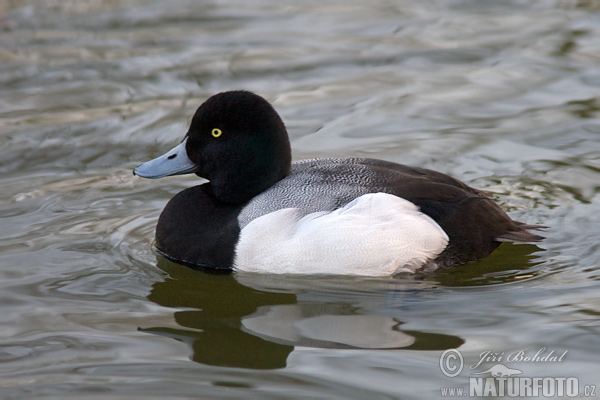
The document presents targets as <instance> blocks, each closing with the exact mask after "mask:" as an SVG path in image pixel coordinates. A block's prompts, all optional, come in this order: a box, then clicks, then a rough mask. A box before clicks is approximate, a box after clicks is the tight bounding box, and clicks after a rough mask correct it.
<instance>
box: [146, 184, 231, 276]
mask: <svg viewBox="0 0 600 400" xmlns="http://www.w3.org/2000/svg"><path fill="white" fill-rule="evenodd" d="M241 208H242V205H229V204H225V203H223V202H220V201H218V200H217V199H215V197H214V196H213V195H212V194H211V191H210V187H209V186H208V184H204V185H200V186H194V187H191V188H189V189H186V190H184V191H182V192H180V193H178V194H177V195H176V196H175V197H173V198H172V199H171V200H170V201H169V203H168V204H167V206H166V207H165V209H164V210H163V212H162V213H161V215H160V218H159V219H158V224H157V226H156V247H157V249H158V250H159V251H160V252H161V253H162V254H163V255H164V256H165V257H167V258H169V259H171V260H173V261H175V262H178V263H181V264H186V265H188V266H192V267H194V268H210V269H221V270H230V269H231V267H232V265H233V258H234V255H235V244H236V243H237V241H238V237H239V234H240V228H239V225H238V215H239V213H240V210H241Z"/></svg>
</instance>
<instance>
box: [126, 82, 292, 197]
mask: <svg viewBox="0 0 600 400" xmlns="http://www.w3.org/2000/svg"><path fill="white" fill-rule="evenodd" d="M182 145H183V146H185V147H183V146H182V147H181V148H179V146H178V147H176V148H175V149H173V150H172V151H170V152H168V153H166V154H165V155H164V156H162V157H159V158H158V159H156V160H152V161H149V162H148V163H146V164H142V165H141V166H140V167H138V168H136V170H135V171H134V173H135V174H137V175H140V176H143V177H148V178H153V177H162V176H166V175H175V174H178V173H190V172H194V173H196V174H197V175H198V176H200V177H202V178H206V179H208V180H209V181H210V187H211V189H212V192H213V194H214V196H215V197H217V198H218V199H219V200H221V201H224V202H227V203H242V202H245V201H248V200H249V199H251V198H252V197H254V196H256V195H257V194H258V193H261V192H263V191H264V190H266V189H267V188H269V187H270V186H272V185H273V184H274V183H276V182H277V181H279V180H280V179H282V178H284V177H285V176H286V175H287V174H288V173H289V171H290V166H291V150H290V142H289V138H288V135H287V131H286V129H285V125H284V124H283V122H282V121H281V118H280V117H279V115H278V114H277V112H276V111H275V110H274V109H273V107H272V106H271V105H270V104H269V102H267V101H266V100H265V99H263V98H262V97H260V96H258V95H256V94H254V93H251V92H247V91H231V92H223V93H219V94H216V95H214V96H212V97H211V98H209V99H208V100H206V101H205V102H204V103H203V104H202V105H201V106H200V107H199V108H198V110H197V111H196V113H195V114H194V117H193V119H192V123H191V125H190V128H189V130H188V133H187V134H186V137H185V139H184V141H183V143H182ZM186 158H187V160H186ZM159 159H160V165H158V164H159V161H158V160H159ZM175 162H177V163H180V164H181V165H180V166H178V167H176V168H173V167H171V170H169V167H165V166H166V165H169V166H172V165H173V164H174V163H175ZM151 163H155V165H149V166H147V167H146V165H147V164H151ZM165 170H167V172H166V173H165V172H164V171H165Z"/></svg>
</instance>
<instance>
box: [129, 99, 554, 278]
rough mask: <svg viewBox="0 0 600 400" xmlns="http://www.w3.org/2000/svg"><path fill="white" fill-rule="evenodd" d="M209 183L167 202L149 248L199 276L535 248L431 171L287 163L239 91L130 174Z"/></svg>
mask: <svg viewBox="0 0 600 400" xmlns="http://www.w3.org/2000/svg"><path fill="white" fill-rule="evenodd" d="M188 173H195V174H196V175H198V176H199V177H202V178H205V179H207V180H208V182H206V183H204V184H201V185H198V186H194V187H190V188H188V189H185V190H183V191H182V192H180V193H178V194H177V195H176V196H175V197H173V198H172V199H171V200H170V201H169V202H168V204H167V205H166V207H165V209H164V210H163V212H162V213H161V215H160V217H159V219H158V224H157V227H156V248H157V250H158V252H159V253H161V254H162V255H163V256H165V257H166V258H168V259H170V260H172V261H175V262H177V263H180V264H184V265H188V266H191V267H194V268H197V269H210V270H221V271H223V270H225V271H232V270H238V271H254V272H265V273H295V274H343V275H364V276H391V275H394V274H397V273H399V272H402V271H409V272H414V271H416V270H419V269H422V268H426V269H428V270H431V269H435V268H438V267H450V266H453V265H457V264H464V263H466V262H468V261H471V260H475V259H479V258H483V257H486V256H488V255H489V254H490V253H491V252H492V251H494V249H496V248H497V247H498V246H499V245H500V243H502V242H517V243H521V242H537V241H540V240H542V239H543V237H542V236H539V235H536V234H533V233H531V232H529V231H528V230H529V229H540V228H542V227H541V226H539V225H527V224H524V223H522V222H517V221H513V220H512V219H511V218H510V217H509V216H508V215H506V213H505V212H504V211H503V210H502V209H501V208H500V207H499V206H498V205H497V204H496V203H494V202H493V201H492V200H491V199H490V198H489V196H488V195H487V194H485V193H484V192H482V191H479V190H477V189H473V188H471V187H469V186H468V185H466V184H465V183H462V182H460V181H459V180H457V179H454V178H452V177H450V176H448V175H445V174H442V173H440V172H435V171H432V170H429V169H424V168H417V167H409V166H406V165H401V164H396V163H393V162H388V161H383V160H376V159H369V158H323V159H310V160H302V161H296V162H292V161H291V148H290V141H289V138H288V134H287V131H286V128H285V125H284V123H283V121H282V120H281V118H280V117H279V115H278V114H277V112H276V111H275V110H274V108H273V107H272V106H271V104H270V103H269V102H268V101H266V100H265V99H264V98H262V97H260V96H258V95H256V94H254V93H251V92H248V91H230V92H223V93H219V94H216V95H214V96H212V97H210V98H209V99H208V100H206V101H205V102H204V103H203V104H202V105H201V106H200V107H199V108H198V110H197V111H196V113H195V114H194V117H193V119H192V122H191V125H190V128H189V130H188V132H187V134H186V135H185V137H184V139H183V141H182V142H181V143H180V144H179V145H178V146H176V147H175V148H173V149H172V150H170V151H168V152H167V153H165V154H164V155H162V156H160V157H158V158H155V159H154V160H151V161H148V162H146V163H144V164H142V165H140V166H138V167H137V168H135V170H134V174H135V175H138V176H140V177H144V178H162V177H165V176H170V175H179V174H188Z"/></svg>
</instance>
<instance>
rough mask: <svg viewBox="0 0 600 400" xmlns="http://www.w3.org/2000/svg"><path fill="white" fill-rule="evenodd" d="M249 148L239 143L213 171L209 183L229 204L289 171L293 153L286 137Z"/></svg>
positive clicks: (249, 194)
mask: <svg viewBox="0 0 600 400" xmlns="http://www.w3.org/2000/svg"><path fill="white" fill-rule="evenodd" d="M286 139H287V138H286ZM251 148H252V149H253V151H249V149H248V148H244V147H243V146H240V147H238V148H237V149H238V150H237V151H233V152H230V153H229V154H227V156H226V158H227V159H225V160H222V163H223V165H226V168H225V167H224V168H220V169H219V170H218V171H212V173H211V178H209V180H210V186H211V189H212V193H213V195H214V196H215V197H216V198H217V199H219V200H221V201H223V202H225V203H230V204H240V203H245V202H247V201H249V200H250V199H252V198H253V197H255V196H256V195H258V194H260V193H262V192H264V191H265V190H267V189H268V188H270V187H271V186H273V185H274V184H275V183H277V182H278V181H280V180H281V179H283V178H285V177H286V176H287V175H288V174H289V173H290V168H291V161H292V156H291V149H290V143H289V141H288V140H285V141H281V143H264V144H262V145H261V146H252V147H251Z"/></svg>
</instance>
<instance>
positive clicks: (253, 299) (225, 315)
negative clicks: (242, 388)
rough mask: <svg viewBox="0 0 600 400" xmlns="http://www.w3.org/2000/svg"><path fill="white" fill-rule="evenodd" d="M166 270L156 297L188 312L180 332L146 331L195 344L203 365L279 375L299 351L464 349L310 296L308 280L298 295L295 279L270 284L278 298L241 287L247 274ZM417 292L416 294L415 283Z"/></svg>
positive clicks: (451, 339) (180, 314)
mask: <svg viewBox="0 0 600 400" xmlns="http://www.w3.org/2000/svg"><path fill="white" fill-rule="evenodd" d="M158 263H159V267H160V268H161V269H163V270H165V271H166V272H167V273H168V274H169V277H168V278H166V279H165V281H164V282H157V283H156V284H154V286H153V288H152V292H151V293H150V295H149V296H148V298H149V299H150V300H151V301H153V302H155V303H158V304H160V305H163V306H167V307H174V308H185V310H184V311H176V312H175V320H176V322H177V324H178V326H177V327H153V328H145V329H143V330H144V331H145V332H151V333H155V334H159V335H163V336H167V337H171V338H174V339H176V340H179V341H182V342H184V343H186V344H188V345H189V346H190V347H191V348H192V350H193V355H192V359H193V360H194V361H196V362H199V363H202V364H209V365H218V366H231V367H240V368H252V369H273V368H283V367H285V366H286V364H287V360H288V357H289V355H290V353H291V352H292V351H293V350H294V348H295V347H297V346H302V347H320V348H333V349H400V348H402V349H409V350H439V349H447V348H456V347H458V346H460V345H462V344H463V343H464V341H463V340H461V339H460V338H458V337H455V336H448V335H440V334H433V333H425V332H419V331H403V330H401V329H400V327H401V325H402V322H401V321H399V320H397V319H396V318H394V317H393V316H388V315H374V314H373V313H369V314H361V310H362V307H361V304H360V303H359V301H360V299H361V298H362V297H361V296H357V297H356V302H352V301H350V302H349V301H348V298H347V297H345V296H339V297H336V296H335V295H331V294H329V295H328V296H329V297H327V301H326V302H324V301H323V293H321V291H320V290H319V289H315V290H314V292H313V291H311V290H307V289H306V287H307V286H308V285H307V283H306V281H303V280H301V281H300V282H299V283H298V286H302V287H304V289H303V290H302V291H301V293H299V294H296V293H295V292H299V291H298V290H295V289H294V288H293V287H291V286H286V284H285V283H284V282H287V283H288V284H289V283H290V281H292V282H293V281H294V278H293V277H292V278H290V277H285V278H284V277H281V280H280V281H279V282H275V281H270V282H269V283H270V284H273V285H274V286H278V287H279V288H280V289H278V290H277V291H275V290H268V289H266V288H264V287H263V286H261V285H260V279H259V276H258V275H255V274H250V275H251V276H249V277H247V278H248V279H247V280H246V282H245V284H240V283H239V282H238V280H236V278H237V279H240V278H241V279H242V281H244V279H245V278H244V277H243V276H240V275H238V276H233V275H210V274H198V273H196V272H195V271H193V270H190V269H188V268H185V267H181V266H179V265H177V264H174V263H171V262H169V261H167V260H165V259H163V258H159V259H158ZM299 279H302V278H301V277H299ZM247 285H248V286H247ZM282 287H284V288H285V287H288V288H289V289H281V288H282ZM410 287H411V290H412V291H414V284H412V285H410ZM324 290H325V291H326V289H325V287H324ZM394 290H395V292H396V293H397V291H398V287H397V285H395V288H394ZM282 291H284V293H282ZM375 293H378V295H380V296H385V293H383V294H382V293H379V292H378V291H376V292H375Z"/></svg>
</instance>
